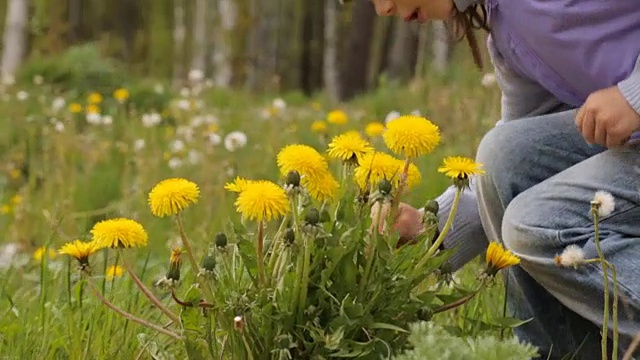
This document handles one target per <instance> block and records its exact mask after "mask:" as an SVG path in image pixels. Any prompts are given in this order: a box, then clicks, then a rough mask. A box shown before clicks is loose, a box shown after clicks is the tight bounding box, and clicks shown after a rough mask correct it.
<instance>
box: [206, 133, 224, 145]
mask: <svg viewBox="0 0 640 360" xmlns="http://www.w3.org/2000/svg"><path fill="white" fill-rule="evenodd" d="M207 141H208V142H209V144H211V145H213V146H218V145H220V143H222V137H221V136H220V135H218V134H216V133H211V134H207Z"/></svg>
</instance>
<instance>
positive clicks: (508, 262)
mask: <svg viewBox="0 0 640 360" xmlns="http://www.w3.org/2000/svg"><path fill="white" fill-rule="evenodd" d="M486 262H487V274H488V275H489V276H494V275H495V274H497V273H498V271H500V270H502V269H504V268H508V267H510V266H514V265H518V264H520V258H518V257H517V256H515V255H513V254H512V253H511V251H508V250H505V249H504V247H502V245H501V244H499V243H497V242H491V243H490V244H489V247H488V248H487V254H486Z"/></svg>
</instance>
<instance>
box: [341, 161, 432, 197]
mask: <svg viewBox="0 0 640 360" xmlns="http://www.w3.org/2000/svg"><path fill="white" fill-rule="evenodd" d="M402 170H404V161H402V160H400V159H396V158H395V157H393V156H391V155H389V154H386V153H382V152H373V153H368V154H366V155H364V156H363V157H362V160H361V161H360V165H359V166H358V167H357V168H356V169H355V170H354V174H353V175H354V179H355V182H356V184H358V186H359V187H360V189H362V190H365V189H367V188H368V187H369V186H371V185H373V186H376V185H377V184H378V183H379V182H380V180H383V179H387V180H389V181H390V182H391V183H392V184H393V186H395V187H397V186H398V185H399V184H400V175H401V174H402ZM421 179H422V175H421V174H420V170H419V169H418V167H417V166H415V165H414V164H410V165H409V171H408V173H407V187H408V188H412V187H413V186H415V185H417V184H418V183H420V180H421Z"/></svg>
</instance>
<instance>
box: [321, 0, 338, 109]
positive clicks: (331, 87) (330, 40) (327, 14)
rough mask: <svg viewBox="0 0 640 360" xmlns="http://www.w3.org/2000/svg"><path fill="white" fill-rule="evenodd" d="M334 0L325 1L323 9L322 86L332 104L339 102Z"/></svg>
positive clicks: (336, 18) (336, 23) (336, 22)
mask: <svg viewBox="0 0 640 360" xmlns="http://www.w3.org/2000/svg"><path fill="white" fill-rule="evenodd" d="M337 3H338V2H337V1H336V0H326V6H325V8H324V56H323V57H324V62H323V74H324V76H323V77H324V85H325V88H326V91H327V94H328V95H329V99H331V101H333V102H338V101H339V100H340V72H339V70H338V6H337Z"/></svg>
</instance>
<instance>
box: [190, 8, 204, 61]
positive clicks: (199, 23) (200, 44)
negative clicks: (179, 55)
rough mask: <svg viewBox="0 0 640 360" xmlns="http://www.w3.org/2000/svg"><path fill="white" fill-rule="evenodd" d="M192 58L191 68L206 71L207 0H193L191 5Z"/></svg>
mask: <svg viewBox="0 0 640 360" xmlns="http://www.w3.org/2000/svg"><path fill="white" fill-rule="evenodd" d="M193 19H194V25H193V45H194V46H193V47H194V49H193V59H192V61H191V69H196V70H200V71H202V72H203V73H204V72H205V71H206V62H207V0H195V6H194V7H193Z"/></svg>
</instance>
